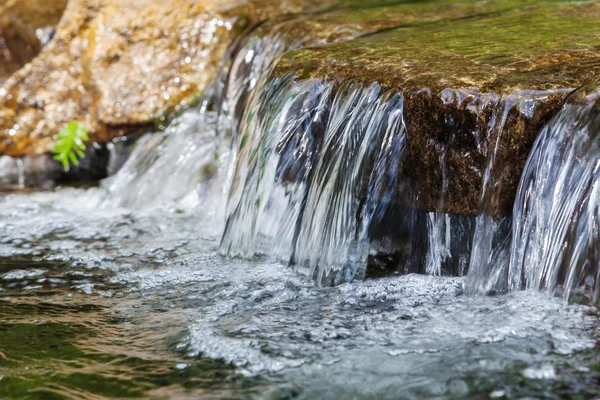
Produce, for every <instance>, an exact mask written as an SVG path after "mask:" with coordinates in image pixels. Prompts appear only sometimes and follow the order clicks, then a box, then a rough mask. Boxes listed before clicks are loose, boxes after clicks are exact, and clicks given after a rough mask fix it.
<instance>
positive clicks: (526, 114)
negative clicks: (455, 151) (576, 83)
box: [466, 91, 564, 293]
mask: <svg viewBox="0 0 600 400" xmlns="http://www.w3.org/2000/svg"><path fill="white" fill-rule="evenodd" d="M560 92H564V91H560ZM556 93H559V92H551V91H522V92H515V93H512V94H510V95H507V96H504V97H502V98H498V99H497V100H496V102H495V105H494V112H493V114H492V117H491V119H490V122H489V132H488V134H487V136H488V138H489V140H488V141H487V148H486V149H485V152H486V153H487V162H486V168H485V172H484V175H483V180H482V182H483V183H482V194H481V213H480V215H479V216H477V222H476V228H475V232H474V235H473V246H472V252H471V261H470V265H469V273H468V280H467V284H466V291H467V292H468V293H495V292H505V291H507V290H508V281H507V273H508V272H507V271H508V268H509V264H510V251H511V244H512V224H513V218H512V216H505V217H501V218H497V217H495V216H494V215H493V213H494V210H497V209H498V208H499V205H498V202H499V201H501V198H502V196H501V193H500V190H501V189H502V188H503V182H502V180H503V179H504V177H505V176H506V175H509V174H519V173H520V170H519V166H518V163H516V162H515V161H514V159H515V158H518V155H517V154H516V152H517V151H518V150H515V149H511V148H510V147H509V148H508V149H507V148H506V146H505V145H504V146H503V145H502V143H503V141H504V142H506V141H507V139H508V138H507V137H506V135H509V134H510V126H511V125H513V126H514V125H515V124H518V123H519V122H518V121H519V120H521V121H530V124H531V121H532V119H534V118H535V116H536V112H538V110H536V108H537V107H538V105H539V104H540V102H541V101H543V100H544V99H546V98H547V97H548V96H551V95H554V94H556ZM533 133H534V134H537V132H535V131H534V132H533ZM507 159H513V161H512V162H509V163H508V165H509V166H510V169H508V168H507V167H506V165H507V163H506V160H507Z"/></svg>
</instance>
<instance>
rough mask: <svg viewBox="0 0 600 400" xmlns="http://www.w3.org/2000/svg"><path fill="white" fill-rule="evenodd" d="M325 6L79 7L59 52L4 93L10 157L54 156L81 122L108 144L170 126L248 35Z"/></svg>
mask: <svg viewBox="0 0 600 400" xmlns="http://www.w3.org/2000/svg"><path fill="white" fill-rule="evenodd" d="M315 5H316V2H312V3H311V1H307V2H302V6H299V5H297V4H293V3H292V2H290V3H286V2H281V1H275V0H257V1H244V2H239V1H234V0H174V1H162V0H71V1H69V3H68V6H67V9H66V11H65V14H64V17H63V19H62V21H61V23H60V25H59V26H58V28H57V32H56V35H55V38H54V39H53V40H52V42H51V43H50V44H49V45H48V46H47V47H46V48H44V49H43V50H42V52H41V53H40V55H39V56H38V57H36V58H35V59H33V60H32V62H31V63H30V64H28V65H26V66H25V67H24V68H23V69H21V70H20V71H18V72H17V73H16V74H15V75H13V76H12V77H11V78H10V79H9V80H7V81H6V82H5V84H4V86H3V87H2V88H0V153H2V154H7V155H11V156H23V155H29V154H41V153H45V152H49V151H51V150H52V148H53V136H54V135H55V134H56V133H57V132H58V131H59V130H60V129H62V128H63V127H64V126H65V125H66V124H67V123H68V122H70V121H71V120H79V121H80V122H81V123H83V124H84V125H85V126H86V127H88V128H89V130H90V136H91V139H92V140H95V141H99V142H104V141H108V140H110V139H112V138H113V137H115V136H119V135H122V134H125V133H127V132H130V131H131V130H132V129H139V128H141V127H144V126H148V125H150V124H155V123H157V122H160V121H161V120H164V118H165V116H167V115H168V114H170V113H174V112H177V111H178V110H179V108H180V107H183V106H185V104H186V102H189V101H192V100H193V99H194V98H195V97H197V96H198V95H199V94H201V93H202V92H203V91H204V89H205V88H206V87H207V86H208V84H209V82H211V80H212V79H213V78H214V77H215V76H216V75H217V72H218V69H219V66H220V63H221V60H222V58H223V56H224V55H225V52H226V49H227V47H228V45H229V44H230V43H231V40H232V39H233V38H234V37H235V35H236V34H237V33H239V32H240V31H241V30H242V29H244V27H246V26H248V25H249V24H250V23H251V22H252V21H256V20H259V19H261V18H264V16H265V15H270V16H275V15H278V14H282V13H291V12H296V11H301V10H302V9H303V8H305V7H310V6H313V7H314V6H315Z"/></svg>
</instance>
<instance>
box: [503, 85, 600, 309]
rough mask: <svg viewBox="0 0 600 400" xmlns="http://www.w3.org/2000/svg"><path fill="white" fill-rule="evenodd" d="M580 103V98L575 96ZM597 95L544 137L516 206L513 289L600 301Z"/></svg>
mask: <svg viewBox="0 0 600 400" xmlns="http://www.w3.org/2000/svg"><path fill="white" fill-rule="evenodd" d="M574 97H575V98H579V97H581V96H579V95H575V96H574ZM597 98H598V92H597V91H596V92H593V93H592V94H591V95H590V96H589V97H588V98H586V99H585V100H584V101H582V102H581V103H583V104H581V103H580V104H566V105H565V106H564V108H563V109H562V111H561V112H560V113H559V114H558V115H557V116H556V117H555V118H554V119H553V120H552V122H551V123H550V124H548V125H547V126H546V127H545V128H544V130H543V131H542V132H541V134H540V136H539V137H538V140H537V141H536V143H535V146H534V148H533V150H532V152H531V155H530V157H529V161H528V162H527V166H526V167H525V171H524V173H523V176H522V179H521V184H520V187H519V192H518V194H517V199H516V201H515V208H514V224H513V238H514V239H513V246H512V249H511V254H510V268H509V275H508V279H509V287H510V289H512V290H519V289H523V288H527V289H534V290H541V289H545V290H547V291H548V292H550V293H556V294H563V296H564V297H565V298H569V297H570V295H571V294H572V293H573V291H575V290H582V291H583V293H582V294H584V295H587V296H588V297H590V298H592V301H593V302H597V301H598V299H599V296H600V282H599V281H600V275H599V274H600V264H599V263H600V253H599V252H600V247H599V245H600V231H599V229H600V225H599V223H600V197H599V196H600V142H599V140H600V112H599V111H598V107H597V104H595V101H596V100H597Z"/></svg>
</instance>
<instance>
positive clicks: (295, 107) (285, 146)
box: [221, 77, 405, 284]
mask: <svg viewBox="0 0 600 400" xmlns="http://www.w3.org/2000/svg"><path fill="white" fill-rule="evenodd" d="M402 112H403V98H402V96H401V95H400V94H398V93H388V92H384V91H382V90H381V88H380V87H379V85H377V84H375V85H373V86H371V87H363V86H360V85H355V84H352V83H350V84H347V85H346V86H345V87H343V88H341V89H339V90H334V86H333V84H331V83H326V82H323V81H320V80H303V81H298V80H297V79H295V78H294V77H283V78H276V79H273V80H271V81H270V82H269V83H268V84H267V85H266V87H265V88H264V90H262V93H261V95H260V96H256V97H255V98H254V100H253V102H251V103H250V104H249V105H248V107H247V109H246V113H245V114H244V116H243V118H242V125H241V127H240V133H239V135H238V140H237V143H236V144H235V145H234V146H235V148H236V149H237V151H238V159H237V164H236V172H235V177H234V180H233V184H232V189H231V194H230V198H229V205H228V211H227V225H226V229H225V233H224V235H223V239H222V245H221V251H222V253H223V254H226V255H229V256H243V257H252V256H255V255H268V256H274V257H276V258H278V259H280V260H284V261H286V262H290V263H292V264H294V265H295V266H296V267H297V269H298V270H301V271H303V272H304V273H306V274H307V275H310V276H313V277H315V279H316V280H317V282H320V283H323V284H330V283H340V282H346V281H350V280H352V279H353V278H354V277H355V276H357V275H359V276H360V275H364V273H365V267H366V258H367V255H368V240H367V236H368V225H369V224H370V222H371V220H372V219H373V218H377V217H378V216H381V215H382V211H381V210H380V207H382V204H385V203H386V201H390V200H391V199H393V198H394V194H393V193H394V192H395V190H396V185H395V184H394V182H395V179H396V174H397V168H398V165H399V164H400V162H401V160H402V155H403V152H402V148H403V145H404V138H405V135H404V130H405V126H404V121H403V114H402ZM383 207H385V206H384V205H383Z"/></svg>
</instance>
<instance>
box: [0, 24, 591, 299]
mask: <svg viewBox="0 0 600 400" xmlns="http://www.w3.org/2000/svg"><path fill="white" fill-rule="evenodd" d="M259 30H260V28H259ZM310 40H311V39H310V38H303V39H297V40H296V39H290V38H288V37H286V36H285V35H284V34H280V33H277V31H268V32H260V31H254V32H250V34H249V35H248V36H246V37H244V38H242V39H240V42H239V43H236V44H235V45H234V46H232V48H231V49H230V53H229V54H228V56H227V57H228V58H226V59H225V60H224V61H223V63H222V68H221V72H220V74H219V76H218V77H217V78H216V79H215V81H214V82H213V84H212V85H211V86H210V88H209V90H207V92H206V93H204V97H203V100H202V101H201V102H200V104H199V105H198V106H196V107H194V108H191V109H188V110H186V111H184V112H183V113H182V114H181V115H179V116H178V117H177V118H175V119H174V120H173V122H172V123H171V124H170V125H169V127H168V128H167V129H166V130H162V131H158V132H155V133H152V134H148V135H144V136H142V137H140V138H139V139H138V140H137V142H136V143H135V144H134V145H132V146H131V149H129V147H128V146H130V145H129V144H126V142H122V141H116V142H115V143H113V144H109V146H108V148H109V149H110V151H111V152H112V154H113V155H119V154H121V153H128V158H127V161H126V162H125V164H124V165H123V166H122V167H120V170H119V172H118V173H116V175H114V176H112V177H111V178H109V179H107V180H106V181H104V182H103V183H102V190H103V191H104V193H105V194H106V196H105V197H104V206H106V207H114V206H125V207H130V208H143V207H148V208H149V209H151V208H152V207H155V206H157V205H168V206H169V207H172V208H173V209H174V210H179V209H188V210H191V209H201V210H202V214H203V216H207V215H209V214H210V218H211V222H212V223H214V227H215V229H214V232H215V236H217V237H221V244H220V252H221V254H222V255H224V256H227V257H243V258H253V257H266V258H270V259H273V260H277V261H280V262H284V263H286V264H289V265H291V266H293V267H294V268H295V269H296V270H297V271H299V272H301V273H303V274H305V275H307V276H311V277H312V278H314V279H315V281H316V282H317V283H318V284H321V285H332V284H333V285H336V284H340V283H343V282H349V281H352V280H354V279H362V278H365V277H369V276H378V273H379V271H378V270H377V266H378V265H381V266H382V270H384V272H385V273H390V272H391V271H393V272H395V273H397V272H399V273H412V272H414V273H426V274H430V275H437V276H441V275H459V276H463V275H465V274H467V273H468V278H467V280H466V291H467V292H468V293H493V292H506V291H508V290H521V289H535V290H547V291H548V292H549V293H555V294H563V295H564V296H565V297H569V296H570V295H571V294H572V293H573V292H574V291H577V290H579V289H584V292H585V291H587V292H586V293H585V294H586V295H589V296H591V297H593V298H594V301H598V296H599V294H598V292H599V291H600V289H599V283H598V280H599V279H600V277H599V276H597V275H594V274H597V273H598V271H599V270H600V268H599V266H598V262H599V260H600V257H599V255H598V254H597V252H598V251H599V250H597V249H596V247H598V246H597V237H598V234H599V229H600V228H598V213H599V211H598V208H597V204H598V201H599V200H600V199H599V198H598V197H597V196H599V193H598V187H597V185H598V184H597V179H596V178H597V176H598V173H599V172H598V170H599V163H598V158H599V157H598V153H599V151H598V150H600V149H598V146H599V144H598V143H597V140H596V138H595V130H597V128H598V121H597V118H596V114H597V110H596V108H595V106H594V105H593V104H592V101H591V100H588V101H587V102H586V103H585V104H584V105H581V104H579V105H577V104H574V103H570V104H568V105H566V106H565V107H564V109H563V110H562V111H561V112H560V114H559V115H557V116H556V117H555V118H554V119H553V120H552V121H550V122H549V123H548V124H547V125H546V126H545V128H543V129H542V131H541V132H539V129H537V130H536V131H535V132H534V133H533V136H538V137H537V141H535V145H534V146H533V150H532V152H531V154H530V156H529V160H528V161H527V165H526V167H525V171H524V173H523V175H522V180H521V184H520V187H519V189H518V193H517V197H516V201H515V204H514V211H513V215H512V216H511V215H509V216H504V215H505V214H502V216H501V217H499V216H498V215H494V213H495V212H497V210H499V209H501V208H502V207H501V206H499V203H500V202H501V201H502V198H505V197H506V193H507V192H506V190H505V189H506V188H505V187H503V185H504V182H505V177H506V175H507V174H520V173H521V171H520V170H519V168H520V167H522V164H519V162H514V163H511V162H508V163H507V162H506V160H507V159H509V160H510V158H511V157H514V156H515V150H514V149H513V148H511V146H510V145H507V143H510V140H509V141H507V140H506V135H509V134H510V130H511V129H514V126H515V125H518V124H520V123H525V122H523V121H525V120H527V121H529V120H533V119H534V116H535V115H536V113H537V110H536V107H537V106H538V104H540V103H541V102H542V100H544V99H545V98H546V97H547V96H549V95H551V94H552V93H555V92H551V91H543V92H536V91H523V92H516V93H513V94H510V95H506V96H498V95H495V94H485V93H484V94H482V93H477V92H475V91H473V90H471V89H468V90H467V89H446V90H443V91H442V92H441V93H439V94H432V93H431V92H428V91H427V90H421V91H418V92H406V93H402V92H399V91H395V90H384V89H382V88H381V87H380V86H379V85H378V84H377V83H375V84H372V85H364V84H358V83H354V82H346V83H340V82H334V81H324V80H320V79H299V78H297V77H295V76H284V77H278V76H277V75H272V74H271V71H272V67H273V66H274V65H275V64H276V62H277V59H278V58H279V57H280V56H281V55H282V54H284V53H285V52H287V51H289V50H291V49H294V48H297V47H302V46H307V45H310V44H311V41H310ZM562 92H564V91H562ZM563 94H564V93H563ZM419 96H422V97H419ZM425 97H426V98H427V99H428V100H426V101H425V103H423V104H425V105H424V106H423V105H419V104H420V103H418V102H419V101H421V100H422V99H423V98H425ZM440 101H441V105H440V103H439V102H440ZM405 103H406V104H407V106H405ZM419 107H423V108H421V109H420V108H419ZM427 107H431V109H435V112H437V113H439V114H438V115H435V118H432V120H435V123H432V122H431V121H427V122H428V123H431V124H432V125H431V126H429V125H427V124H424V125H422V126H420V127H419V128H414V126H413V128H414V129H416V130H415V131H414V132H413V130H414V129H413V130H411V124H414V123H415V119H417V118H422V116H420V115H417V114H418V113H420V112H423V111H431V110H430V109H429V108H427ZM432 112H433V111H432ZM554 112H555V111H554ZM438 121H443V122H442V125H443V132H441V133H439V132H438V133H437V136H436V134H432V135H430V136H427V135H426V138H427V140H420V138H416V137H415V136H414V135H418V134H420V133H419V132H420V131H418V129H432V130H435V129H439V128H440V126H442V125H436V124H437V123H438ZM416 123H417V125H418V124H420V123H421V121H417V122H416ZM527 123H529V122H527ZM534 125H535V124H532V126H534ZM540 126H541V125H540ZM415 132H416V133H415ZM421 133H422V132H421ZM538 133H539V135H538ZM465 142H468V143H469V146H470V145H471V144H472V143H475V145H474V146H472V147H471V149H472V152H473V153H476V154H475V156H473V157H472V155H466V156H465V157H468V159H466V158H465V161H464V163H465V164H469V165H471V168H472V169H473V170H477V171H475V173H473V175H472V176H474V177H475V178H473V181H476V180H477V179H479V177H481V180H482V182H483V184H482V189H481V199H480V200H481V210H480V215H478V216H472V215H459V214H450V213H441V212H439V211H444V210H447V207H446V206H447V205H449V204H450V205H452V206H456V204H457V203H459V201H457V197H460V194H457V193H458V192H459V191H458V190H457V187H456V186H457V185H456V182H453V176H454V175H453V174H455V172H456V171H455V170H456V169H457V168H460V166H459V163H460V162H462V161H457V159H458V158H457V157H456V153H457V152H461V151H462V149H463V148H462V147H461V146H462V145H463V144H464V143H465ZM529 143H530V144H531V143H533V139H531V141H530V142H529ZM123 146H125V147H126V148H125V150H123ZM409 146H412V147H410V148H409ZM423 147H427V150H424V149H423ZM119 149H120V150H119ZM422 155H426V156H427V158H428V159H427V161H426V162H424V163H423V164H419V163H417V165H427V166H428V167H429V166H431V169H432V170H433V169H435V168H439V171H438V170H436V173H437V172H440V176H437V175H436V174H434V173H432V172H431V171H424V174H429V175H428V176H427V178H426V179H422V180H421V179H420V178H419V177H418V176H417V177H415V176H414V170H415V169H416V170H418V167H415V166H414V165H412V164H414V162H415V161H419V162H420V161H421V160H419V156H422ZM411 157H412V158H411ZM452 157H454V159H453V158H452ZM116 158H118V157H116ZM407 159H408V161H407ZM479 159H481V160H485V161H484V162H481V165H480V164H479V163H478V161H477V160H479ZM0 161H2V162H1V163H0V164H2V165H1V166H0V167H2V168H3V169H6V170H7V171H9V172H11V174H10V176H9V178H10V182H11V183H13V181H14V183H18V184H19V185H23V184H24V183H25V175H26V174H25V172H24V170H26V169H27V168H25V167H26V166H27V165H25V164H26V163H25V164H24V162H23V161H22V160H20V159H17V160H16V161H15V160H12V159H9V158H6V157H5V158H4V159H2V160H0ZM524 161H525V157H523V162H524ZM118 164H119V163H118V162H116V161H115V157H113V160H112V162H111V164H110V168H111V170H116V169H117V168H118ZM409 164H411V165H412V167H413V168H412V171H407V168H404V166H405V165H406V166H408V165H409ZM506 165H509V167H508V168H512V169H509V170H507V166H506ZM408 174H412V175H410V176H408ZM417 174H418V173H417ZM479 174H480V175H479ZM7 176H8V175H7ZM6 179H7V180H8V178H6ZM470 179H471V178H470ZM473 181H469V182H466V183H465V185H466V186H468V185H471V186H473ZM427 184H431V185H433V186H435V187H433V186H432V187H427ZM438 186H439V187H438ZM460 189H465V188H464V187H462V188H460ZM509 192H510V191H509ZM420 196H421V197H420ZM423 198H425V199H423ZM420 201H422V203H420ZM423 204H425V206H423ZM504 208H506V207H504ZM452 212H461V211H452ZM382 256H383V257H384V258H387V259H386V260H384V261H381V260H380V258H381V257H382ZM390 266H391V267H390ZM367 267H369V268H372V267H373V268H374V269H373V270H372V271H367Z"/></svg>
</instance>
